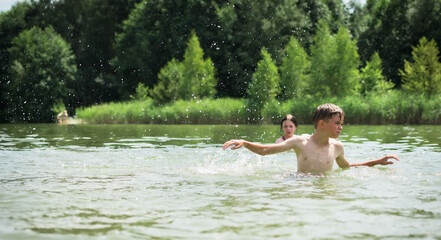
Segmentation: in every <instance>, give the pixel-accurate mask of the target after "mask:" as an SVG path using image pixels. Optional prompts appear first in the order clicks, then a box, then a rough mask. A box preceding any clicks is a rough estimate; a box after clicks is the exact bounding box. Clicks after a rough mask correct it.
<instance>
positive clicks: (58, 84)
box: [4, 27, 77, 122]
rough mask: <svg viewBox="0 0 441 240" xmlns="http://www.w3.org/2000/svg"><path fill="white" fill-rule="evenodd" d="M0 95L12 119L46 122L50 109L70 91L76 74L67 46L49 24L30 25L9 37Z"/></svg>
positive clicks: (53, 113)
mask: <svg viewBox="0 0 441 240" xmlns="http://www.w3.org/2000/svg"><path fill="white" fill-rule="evenodd" d="M9 53H10V55H11V62H12V65H11V66H10V68H9V73H10V76H11V77H10V79H11V80H10V81H8V83H7V84H6V85H5V86H6V88H7V91H6V94H5V95H4V98H5V99H6V100H8V101H7V104H6V108H5V110H6V111H5V114H6V115H8V116H9V117H10V119H11V121H12V122H50V121H53V118H54V116H55V114H56V113H55V112H53V110H52V108H53V107H55V105H56V104H57V103H58V102H60V101H62V100H64V99H65V98H66V97H67V95H68V94H72V93H70V89H69V88H68V87H69V86H71V85H72V84H73V83H74V80H75V78H74V75H75V73H76V70H77V69H76V65H75V62H74V60H75V58H74V55H73V54H72V51H71V50H70V46H69V45H68V44H67V43H66V41H64V39H62V38H61V37H60V36H59V35H58V34H57V33H55V32H54V30H53V29H52V28H51V27H48V28H46V29H45V30H41V29H39V28H37V27H33V28H31V29H30V30H25V31H23V32H21V33H20V34H19V35H18V36H17V37H16V38H14V39H13V40H12V47H11V48H10V49H9Z"/></svg>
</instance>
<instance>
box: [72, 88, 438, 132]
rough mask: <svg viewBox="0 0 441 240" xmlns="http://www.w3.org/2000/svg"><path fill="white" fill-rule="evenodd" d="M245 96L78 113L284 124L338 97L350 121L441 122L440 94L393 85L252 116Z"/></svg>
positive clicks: (110, 119) (104, 118)
mask: <svg viewBox="0 0 441 240" xmlns="http://www.w3.org/2000/svg"><path fill="white" fill-rule="evenodd" d="M246 101H247V100H245V99H231V98H220V99H203V100H192V101H183V100H178V101H176V102H173V103H170V104H165V105H157V104H155V102H154V101H153V100H151V99H147V100H142V101H141V100H133V101H128V102H119V103H107V104H101V105H95V106H91V107H87V108H81V109H77V118H78V119H80V120H81V121H82V122H85V123H98V124H122V123H143V124H248V123H264V124H279V123H280V119H282V118H283V116H284V115H285V114H288V113H290V114H293V115H294V116H295V117H296V118H297V119H298V121H299V122H300V123H301V124H311V123H312V114H313V112H314V110H315V108H316V107H317V106H318V105H320V104H323V103H327V102H329V103H334V104H336V105H338V106H340V107H341V108H342V109H343V110H344V111H345V114H346V118H345V124H441V95H435V96H431V97H428V96H426V95H410V94H408V93H405V92H402V91H391V92H388V93H384V94H380V95H368V96H364V97H361V96H347V97H342V98H321V99H319V98H316V97H311V96H306V97H303V98H301V99H293V100H289V101H287V102H278V101H273V102H270V103H269V104H267V105H266V107H265V109H264V110H263V119H260V120H256V119H251V118H250V116H251V114H250V111H249V110H248V109H247V107H246V106H247V102H246Z"/></svg>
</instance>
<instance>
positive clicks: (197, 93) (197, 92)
mask: <svg viewBox="0 0 441 240" xmlns="http://www.w3.org/2000/svg"><path fill="white" fill-rule="evenodd" d="M182 69H183V76H182V77H183V79H182V83H181V86H180V87H179V96H180V98H181V99H191V98H193V97H198V98H204V97H213V96H214V95H215V94H216V89H215V87H216V85H217V80H216V78H215V74H214V73H215V71H214V66H213V63H212V61H211V59H210V58H207V59H206V60H204V51H203V50H202V48H201V46H200V44H199V40H198V38H197V36H196V33H195V32H194V31H193V32H192V34H191V37H190V39H189V41H188V44H187V49H186V50H185V54H184V60H183V61H182Z"/></svg>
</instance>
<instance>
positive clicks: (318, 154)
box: [222, 103, 399, 173]
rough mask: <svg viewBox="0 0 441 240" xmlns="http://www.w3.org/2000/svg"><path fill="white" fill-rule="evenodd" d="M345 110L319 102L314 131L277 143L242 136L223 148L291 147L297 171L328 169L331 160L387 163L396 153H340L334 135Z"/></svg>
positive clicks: (271, 151) (273, 150)
mask: <svg viewBox="0 0 441 240" xmlns="http://www.w3.org/2000/svg"><path fill="white" fill-rule="evenodd" d="M344 117H345V114H344V112H343V110H342V109H341V108H340V107H338V106H336V105H334V104H330V103H327V104H323V105H320V106H318V107H317V109H316V110H315V113H314V116H313V122H314V128H315V132H314V134H312V135H311V136H293V137H292V138H290V139H287V140H286V141H283V142H281V143H277V144H269V145H262V144H259V143H253V142H248V141H245V140H230V141H228V142H226V143H224V145H223V147H222V148H223V149H224V150H225V149H227V148H228V147H230V146H232V145H234V147H232V148H231V149H232V150H234V149H238V148H240V147H242V146H245V147H246V148H247V149H249V150H250V151H252V152H254V153H257V154H259V155H268V154H274V153H279V152H284V151H287V150H290V149H294V151H295V152H296V155H297V171H298V172H303V173H317V172H327V171H331V170H332V166H333V164H334V160H335V161H336V162H337V164H338V166H339V167H341V168H349V167H355V166H369V167H372V166H375V165H377V164H381V165H388V164H393V162H391V161H388V160H389V159H391V158H393V159H395V160H397V161H399V158H398V157H396V156H391V155H388V156H385V157H382V158H380V159H377V160H373V161H368V162H363V163H355V164H350V163H349V162H348V161H347V160H346V158H345V155H344V148H343V144H342V143H341V142H339V141H337V140H335V138H337V137H338V136H339V135H340V133H341V131H342V129H343V121H344Z"/></svg>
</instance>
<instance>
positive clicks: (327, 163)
mask: <svg viewBox="0 0 441 240" xmlns="http://www.w3.org/2000/svg"><path fill="white" fill-rule="evenodd" d="M336 157H337V152H336V149H335V147H334V146H332V145H330V146H328V147H322V148H316V147H311V148H306V149H304V151H302V154H300V156H299V158H298V159H297V161H299V162H298V164H299V166H303V167H305V168H307V170H317V171H329V170H332V166H333V163H334V161H335V159H336Z"/></svg>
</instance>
